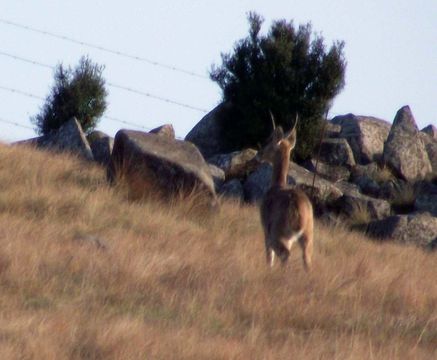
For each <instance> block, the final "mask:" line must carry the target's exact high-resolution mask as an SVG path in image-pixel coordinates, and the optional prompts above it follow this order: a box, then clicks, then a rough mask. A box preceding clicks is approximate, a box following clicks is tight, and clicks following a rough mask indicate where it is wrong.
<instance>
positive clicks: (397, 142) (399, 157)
mask: <svg viewBox="0 0 437 360" xmlns="http://www.w3.org/2000/svg"><path fill="white" fill-rule="evenodd" d="M383 158H384V162H385V163H386V164H387V165H388V166H390V168H392V169H393V170H394V171H395V172H396V174H397V175H398V176H399V177H401V178H403V179H405V180H407V181H416V180H421V179H424V178H425V177H426V175H427V174H429V173H430V172H431V171H432V168H431V163H430V161H429V158H428V154H427V152H426V148H425V144H424V142H423V139H422V138H421V136H420V135H419V130H418V129H417V125H416V121H415V120H414V117H413V114H412V113H411V110H410V108H409V107H408V106H404V107H403V108H401V109H400V110H399V111H398V112H397V114H396V117H395V119H394V121H393V125H392V127H391V129H390V133H389V136H388V138H387V141H386V142H385V144H384V153H383Z"/></svg>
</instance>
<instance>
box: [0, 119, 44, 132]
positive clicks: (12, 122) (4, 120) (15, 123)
mask: <svg viewBox="0 0 437 360" xmlns="http://www.w3.org/2000/svg"><path fill="white" fill-rule="evenodd" d="M0 122H3V123H6V124H10V125H15V126H18V127H22V128H25V129H30V130H35V129H34V128H33V127H30V126H27V125H23V124H20V123H17V122H15V121H10V120H6V119H3V118H1V117H0Z"/></svg>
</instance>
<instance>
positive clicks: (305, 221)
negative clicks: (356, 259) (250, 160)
mask: <svg viewBox="0 0 437 360" xmlns="http://www.w3.org/2000/svg"><path fill="white" fill-rule="evenodd" d="M295 144H296V127H294V128H293V130H292V131H291V132H290V133H289V134H287V135H285V136H284V135H283V133H282V130H281V129H280V128H277V129H275V130H274V132H273V134H272V137H271V142H270V143H269V144H268V145H267V146H266V148H265V149H264V151H263V152H262V155H261V156H262V158H263V159H264V160H267V161H271V162H272V163H273V174H272V185H271V187H270V189H269V190H268V191H267V193H266V195H265V196H264V199H263V201H262V204H261V209H260V210H261V222H262V225H263V229H264V235H265V247H266V256H267V262H268V263H269V264H270V266H273V264H274V256H275V254H276V255H277V256H278V257H279V258H280V260H281V261H282V263H283V264H285V263H286V261H287V260H288V257H289V255H290V249H291V246H292V245H293V243H294V242H295V241H298V242H299V245H300V247H301V248H302V252H303V261H304V266H305V268H306V269H307V270H309V269H310V267H311V258H312V252H313V227H314V225H313V221H314V220H313V207H312V205H311V201H310V200H309V199H308V196H307V195H306V194H305V193H304V192H303V191H301V190H299V189H294V188H291V187H288V186H287V173H288V168H289V161H290V154H291V151H292V150H293V148H294V146H295Z"/></svg>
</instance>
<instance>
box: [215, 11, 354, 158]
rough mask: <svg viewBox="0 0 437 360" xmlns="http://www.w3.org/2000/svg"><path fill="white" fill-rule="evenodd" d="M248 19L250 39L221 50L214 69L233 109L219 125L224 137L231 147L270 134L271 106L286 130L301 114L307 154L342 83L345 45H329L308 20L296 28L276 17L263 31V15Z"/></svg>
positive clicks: (300, 149) (301, 146) (302, 147)
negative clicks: (266, 29)
mask: <svg viewBox="0 0 437 360" xmlns="http://www.w3.org/2000/svg"><path fill="white" fill-rule="evenodd" d="M248 21H249V35H248V37H246V38H244V39H241V40H240V41H238V42H237V43H236V44H235V46H234V49H233V51H232V52H231V53H228V54H222V64H221V65H220V66H215V65H213V67H212V69H211V72H210V77H211V79H212V80H213V81H215V82H217V84H218V85H219V86H220V88H221V89H222V91H223V101H224V102H229V103H230V104H232V109H233V111H232V115H231V116H230V117H229V118H227V119H226V120H225V121H223V122H222V124H221V133H222V138H223V141H224V143H225V144H226V146H227V148H228V150H230V151H231V150H237V149H241V148H244V147H249V146H256V145H257V144H260V143H263V142H265V141H266V139H267V137H268V136H269V135H270V133H271V130H272V123H271V119H270V115H269V111H270V110H271V112H272V113H273V114H274V115H275V118H276V124H277V125H281V126H282V127H283V128H284V129H285V130H287V129H289V128H290V127H291V126H292V124H293V121H294V118H295V116H296V114H299V119H300V120H299V126H298V134H299V135H298V143H297V147H296V153H297V155H298V157H300V158H302V159H304V158H308V157H309V156H310V155H311V153H312V151H313V149H314V147H315V145H316V143H317V141H318V140H319V138H320V130H321V123H322V121H321V119H323V115H324V114H325V112H326V111H327V110H328V109H329V107H330V104H331V102H332V100H333V98H334V97H335V96H336V95H337V94H338V93H339V92H340V91H341V89H342V88H343V87H344V73H345V68H346V61H345V59H344V56H343V47H344V43H343V42H339V41H337V42H335V43H334V44H333V45H332V46H331V47H330V48H329V49H326V47H325V45H324V39H323V37H322V36H320V35H313V34H312V28H311V25H310V24H306V25H301V26H299V27H298V28H297V29H296V28H295V27H294V25H293V22H292V21H290V22H287V21H286V20H277V21H274V22H273V24H272V26H271V28H270V31H269V32H268V34H267V35H261V34H260V30H261V25H262V23H263V19H262V18H261V16H259V15H258V14H256V13H250V14H249V16H248Z"/></svg>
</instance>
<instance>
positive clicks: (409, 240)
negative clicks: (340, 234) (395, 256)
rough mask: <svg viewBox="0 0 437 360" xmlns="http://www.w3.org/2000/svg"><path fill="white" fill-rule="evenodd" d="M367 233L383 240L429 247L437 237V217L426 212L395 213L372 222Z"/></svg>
mask: <svg viewBox="0 0 437 360" xmlns="http://www.w3.org/2000/svg"><path fill="white" fill-rule="evenodd" d="M367 233H368V234H369V235H370V236H372V237H375V238H378V239H381V240H388V239H390V240H392V241H395V242H397V243H400V244H409V245H416V246H417V245H418V246H421V247H423V248H429V247H431V244H432V243H433V242H435V241H436V239H437V218H436V217H433V216H431V215H430V214H426V213H425V214H410V215H394V216H390V217H387V218H385V219H383V220H379V221H374V222H371V223H370V224H369V226H368V230H367Z"/></svg>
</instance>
